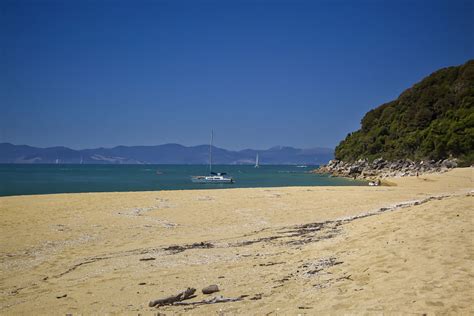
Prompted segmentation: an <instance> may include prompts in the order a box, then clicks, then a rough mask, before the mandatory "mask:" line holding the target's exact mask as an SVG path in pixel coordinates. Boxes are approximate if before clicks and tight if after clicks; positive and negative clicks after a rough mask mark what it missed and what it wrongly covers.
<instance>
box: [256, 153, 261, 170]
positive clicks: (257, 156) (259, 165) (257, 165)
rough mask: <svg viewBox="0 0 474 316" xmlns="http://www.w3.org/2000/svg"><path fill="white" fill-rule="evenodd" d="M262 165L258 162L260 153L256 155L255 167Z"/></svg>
mask: <svg viewBox="0 0 474 316" xmlns="http://www.w3.org/2000/svg"><path fill="white" fill-rule="evenodd" d="M258 167H260V165H259V164H258V154H257V157H255V168H258Z"/></svg>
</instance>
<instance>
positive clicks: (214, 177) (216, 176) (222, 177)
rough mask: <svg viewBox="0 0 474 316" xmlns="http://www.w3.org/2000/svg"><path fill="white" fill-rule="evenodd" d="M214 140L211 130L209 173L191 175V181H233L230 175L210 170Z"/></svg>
mask: <svg viewBox="0 0 474 316" xmlns="http://www.w3.org/2000/svg"><path fill="white" fill-rule="evenodd" d="M213 140H214V132H213V131H211V143H210V144H209V175H208V176H192V177H191V181H192V182H194V183H234V179H232V177H229V176H226V173H225V172H212V142H213Z"/></svg>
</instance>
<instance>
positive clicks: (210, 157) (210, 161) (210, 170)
mask: <svg viewBox="0 0 474 316" xmlns="http://www.w3.org/2000/svg"><path fill="white" fill-rule="evenodd" d="M213 140H214V131H213V130H211V143H210V144H209V173H211V172H212V142H213Z"/></svg>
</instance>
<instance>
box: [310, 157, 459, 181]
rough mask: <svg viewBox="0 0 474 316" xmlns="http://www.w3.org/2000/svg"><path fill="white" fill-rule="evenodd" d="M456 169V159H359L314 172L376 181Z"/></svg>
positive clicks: (333, 162) (321, 168) (334, 163)
mask: <svg viewBox="0 0 474 316" xmlns="http://www.w3.org/2000/svg"><path fill="white" fill-rule="evenodd" d="M456 167H457V161H456V159H445V160H439V161H434V160H429V161H418V162H415V161H412V160H409V159H405V160H396V161H386V160H384V159H382V158H378V159H375V160H373V161H372V162H369V161H368V160H367V159H359V160H358V161H356V162H353V163H348V162H344V161H341V160H331V161H329V163H328V164H327V165H325V166H321V167H320V168H318V169H316V170H314V171H313V173H317V174H331V175H333V176H336V177H350V178H354V179H375V178H386V177H405V176H417V175H420V174H424V173H434V172H445V171H448V170H449V169H452V168H456Z"/></svg>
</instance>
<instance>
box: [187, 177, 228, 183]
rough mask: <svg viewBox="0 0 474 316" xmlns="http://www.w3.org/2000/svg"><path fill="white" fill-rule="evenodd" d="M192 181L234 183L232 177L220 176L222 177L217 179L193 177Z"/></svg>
mask: <svg viewBox="0 0 474 316" xmlns="http://www.w3.org/2000/svg"><path fill="white" fill-rule="evenodd" d="M191 181H192V182H193V183H205V184H212V183H216V184H218V183H228V184H230V183H234V179H232V178H224V177H222V178H220V179H216V178H214V177H193V178H191Z"/></svg>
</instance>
